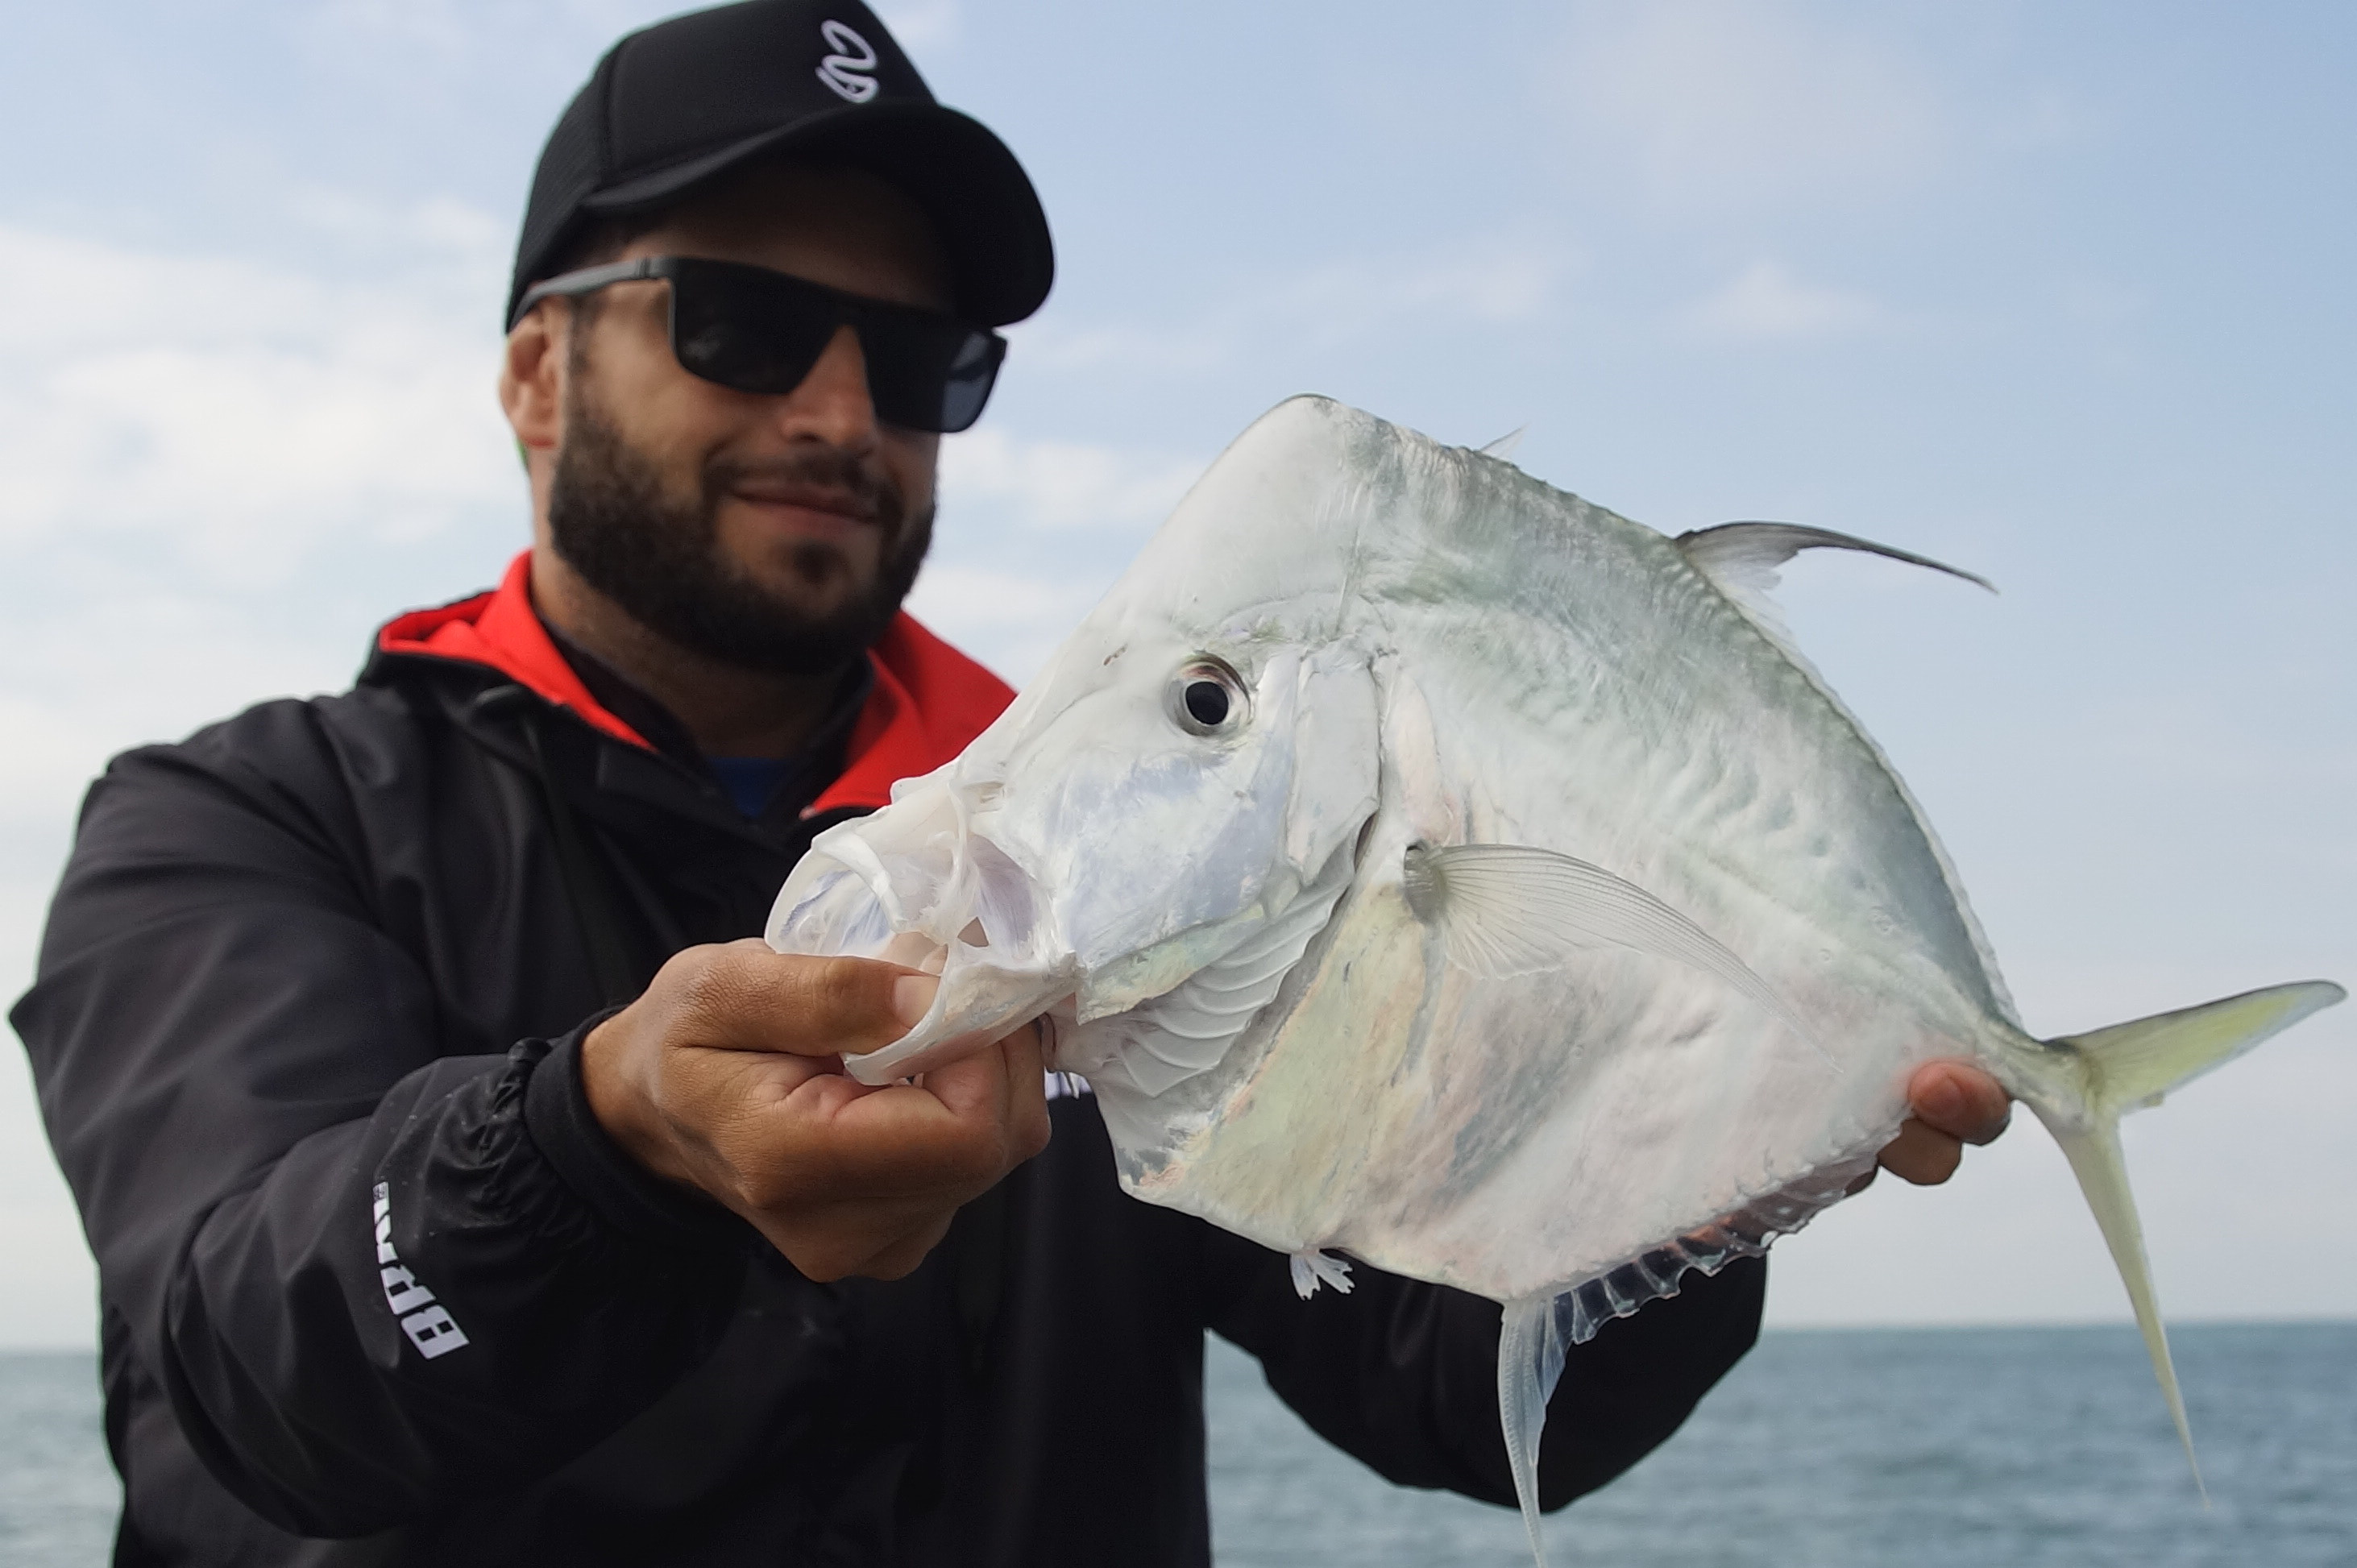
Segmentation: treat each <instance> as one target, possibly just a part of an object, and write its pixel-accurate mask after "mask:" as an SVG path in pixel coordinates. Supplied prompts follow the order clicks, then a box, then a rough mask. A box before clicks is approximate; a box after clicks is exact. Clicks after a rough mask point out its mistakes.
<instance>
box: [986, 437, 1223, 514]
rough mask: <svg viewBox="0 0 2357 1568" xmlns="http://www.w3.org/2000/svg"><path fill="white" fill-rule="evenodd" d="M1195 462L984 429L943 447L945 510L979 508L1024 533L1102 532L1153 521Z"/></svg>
mask: <svg viewBox="0 0 2357 1568" xmlns="http://www.w3.org/2000/svg"><path fill="white" fill-rule="evenodd" d="M1201 467H1202V465H1201V463H1200V462H1197V461H1191V460H1188V459H1183V458H1177V457H1170V456H1157V455H1150V454H1146V453H1138V452H1132V451H1124V450H1116V449H1114V448H1113V447H1109V446H1089V445H1085V444H1083V443H1080V442H1072V441H1025V440H1022V439H1019V438H1018V437H1016V436H1014V435H1009V434H1007V433H1006V431H1004V430H999V429H994V428H988V427H985V428H984V429H980V430H975V431H973V432H971V433H969V434H967V435H961V436H959V437H957V438H955V439H954V440H951V441H947V442H944V443H943V444H942V495H943V498H944V501H945V504H949V505H961V506H962V505H963V504H965V503H967V502H970V501H980V502H983V503H985V504H987V505H988V506H990V507H991V508H993V509H994V510H1002V511H1003V512H1005V513H1006V514H1007V515H1009V516H1010V517H1011V519H1012V521H1015V522H1017V524H1018V525H1020V526H1023V527H1026V528H1034V529H1064V528H1086V529H1093V530H1098V531H1105V530H1109V529H1113V528H1120V527H1125V526H1127V525H1131V524H1135V523H1152V522H1158V521H1161V519H1162V518H1163V517H1164V516H1165V515H1166V514H1167V513H1168V511H1169V510H1170V509H1171V507H1173V506H1174V505H1176V504H1177V503H1178V500H1179V497H1180V496H1182V495H1184V494H1185V493H1186V491H1187V487H1188V486H1189V484H1191V483H1193V482H1194V478H1195V475H1196V474H1197V473H1198V472H1199V471H1200V469H1201Z"/></svg>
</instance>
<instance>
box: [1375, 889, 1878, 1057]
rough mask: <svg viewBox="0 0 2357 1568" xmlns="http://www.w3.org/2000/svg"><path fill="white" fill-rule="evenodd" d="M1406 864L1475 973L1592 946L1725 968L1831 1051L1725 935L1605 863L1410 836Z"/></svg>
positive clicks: (1506, 971)
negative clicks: (1731, 948)
mask: <svg viewBox="0 0 2357 1568" xmlns="http://www.w3.org/2000/svg"><path fill="white" fill-rule="evenodd" d="M1402 870H1403V886H1404V888H1405V893H1406V895H1407V903H1408V908H1410V909H1411V910H1413V911H1414V912H1415V916H1416V918H1418V919H1420V920H1423V921H1424V922H1425V923H1426V924H1427V925H1429V926H1433V927H1435V928H1437V929H1438V930H1439V932H1440V934H1441V940H1442V946H1443V949H1444V950H1446V951H1447V952H1448V960H1449V961H1450V962H1451V963H1454V964H1455V965H1457V966H1458V968H1459V969H1462V970H1464V971H1466V972H1468V973H1470V974H1475V975H1479V976H1480V977H1481V978H1482V979H1484V980H1504V979H1508V978H1511V977H1512V976H1514V975H1517V974H1537V973H1540V972H1543V971H1545V970H1550V969H1559V968H1561V967H1562V966H1563V965H1565V964H1566V963H1567V962H1569V961H1570V960H1571V957H1572V955H1573V954H1574V953H1575V952H1577V951H1578V950H1580V949H1582V948H1584V947H1598V946H1609V947H1622V948H1629V949H1631V950H1635V951H1638V952H1642V953H1651V954H1652V955H1653V956H1655V957H1657V958H1666V959H1670V960H1673V961H1675V962H1678V963H1682V964H1684V965H1686V966H1688V967H1689V968H1692V969H1699V970H1701V971H1703V972H1706V973H1708V974H1714V975H1717V977H1718V978H1719V979H1720V980H1723V981H1725V982H1726V983H1727V984H1728V985H1729V986H1731V987H1732V988H1733V989H1735V990H1736V991H1738V992H1739V993H1742V994H1743V995H1745V996H1747V997H1749V998H1750V999H1751V1000H1752V1001H1754V1002H1757V1003H1758V1004H1760V1006H1762V1007H1765V1008H1766V1009H1767V1010H1768V1011H1769V1012H1770V1013H1771V1014H1773V1015H1775V1016H1776V1018H1777V1019H1778V1020H1779V1021H1780V1022H1781V1023H1782V1024H1783V1025H1784V1026H1785V1027H1786V1028H1788V1029H1790V1030H1792V1033H1793V1034H1795V1035H1797V1036H1800V1037H1801V1038H1802V1039H1803V1040H1804V1041H1806V1042H1808V1044H1809V1045H1810V1047H1812V1048H1813V1049H1815V1050H1816V1051H1817V1053H1818V1054H1819V1055H1820V1056H1824V1055H1825V1051H1824V1047H1823V1046H1820V1045H1818V1043H1817V1039H1816V1036H1814V1035H1813V1034H1812V1033H1811V1032H1810V1030H1809V1026H1807V1025H1806V1024H1804V1023H1803V1022H1802V1021H1801V1019H1800V1017H1799V1015H1796V1014H1795V1013H1794V1012H1793V1011H1792V1009H1791V1008H1790V1007H1788V1006H1786V1005H1785V1004H1784V1000H1783V998H1782V997H1781V996H1778V995H1777V994H1776V993H1775V991H1774V990H1773V989H1772V988H1770V985H1769V984H1768V983H1767V982H1766V981H1765V980H1762V979H1761V978H1760V975H1759V974H1758V973H1757V972H1755V971H1754V970H1753V969H1752V968H1751V967H1750V965H1749V964H1747V963H1745V962H1744V961H1742V960H1741V959H1739V958H1738V957H1737V956H1736V955H1735V954H1734V953H1732V952H1730V951H1728V950H1727V946H1726V944H1725V943H1723V942H1721V941H1720V940H1718V939H1717V938H1716V937H1714V936H1712V935H1711V934H1710V933H1709V932H1708V931H1706V930H1704V929H1702V928H1701V927H1700V926H1697V925H1695V923H1694V922H1693V921H1692V920H1690V919H1688V918H1685V917H1684V915H1682V914H1680V913H1678V911H1677V910H1675V909H1673V908H1670V907H1669V906H1668V905H1667V904H1664V903H1663V902H1662V901H1661V900H1660V899H1659V898H1656V897H1653V896H1652V894H1651V893H1648V892H1646V891H1645V890H1644V889H1643V888H1641V887H1640V886H1637V885H1636V884H1635V883H1633V882H1630V881H1628V880H1626V879H1624V878H1622V877H1619V876H1615V875H1613V874H1612V873H1610V872H1609V871H1607V870H1605V869H1604V868H1603V867H1602V866H1600V865H1589V864H1588V863H1587V862H1586V861H1584V860H1575V859H1573V858H1572V857H1571V856H1570V855H1567V854H1555V852H1554V851H1553V850H1545V849H1534V848H1533V847H1531V846H1530V845H1527V844H1509V843H1468V844H1452V845H1449V846H1448V847H1447V848H1440V849H1436V848H1434V847H1433V846H1431V845H1429V844H1410V845H1409V846H1408V850H1407V855H1406V859H1405V863H1404V865H1403V868H1402ZM1832 1059H1833V1058H1831V1057H1830V1056H1826V1060H1827V1061H1829V1062H1830V1061H1831V1060H1832Z"/></svg>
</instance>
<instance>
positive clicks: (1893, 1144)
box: [1858, 1061, 2013, 1187]
mask: <svg viewBox="0 0 2357 1568" xmlns="http://www.w3.org/2000/svg"><path fill="white" fill-rule="evenodd" d="M1907 1103H1908V1105H1909V1106H1910V1108H1911V1109H1912V1110H1913V1111H1914V1112H1915V1114H1914V1115H1912V1116H1910V1117H1909V1118H1908V1119H1907V1121H1906V1122H1904V1123H1903V1124H1902V1125H1901V1126H1900V1129H1899V1136H1897V1137H1896V1138H1893V1139H1891V1140H1890V1142H1889V1143H1888V1144H1884V1145H1883V1148H1882V1155H1881V1160H1882V1168H1883V1169H1884V1170H1887V1171H1889V1172H1890V1173H1891V1175H1893V1176H1899V1177H1900V1178H1901V1179H1903V1180H1906V1181H1911V1182H1913V1183H1914V1184H1915V1185H1916V1186H1918V1187H1931V1186H1933V1185H1934V1184H1936V1183H1939V1182H1943V1181H1945V1180H1947V1179H1948V1178H1949V1177H1950V1176H1953V1175H1955V1174H1956V1165H1957V1164H1958V1163H1959V1162H1960V1161H1962V1160H1963V1159H1964V1145H1965V1144H1986V1143H1987V1142H1989V1141H1990V1140H1991V1139H1993V1138H1995V1137H1996V1135H1997V1134H1998V1133H2002V1132H2004V1131H2005V1124H2006V1122H2007V1121H2009V1120H2011V1118H2012V1115H2013V1106H2012V1103H2011V1101H2008V1100H2007V1098H2006V1092H2005V1090H2004V1089H2003V1088H2001V1087H2000V1086H1999V1085H1998V1083H1997V1081H1996V1079H1993V1078H1991V1077H1990V1076H1989V1075H1988V1074H1986V1073H1985V1072H1983V1071H1982V1070H1981V1069H1978V1068H1976V1067H1975V1066H1973V1065H1972V1064H1971V1063H1970V1062H1961V1061H1937V1062H1925V1063H1924V1064H1923V1065H1922V1066H1921V1067H1919V1068H1917V1069H1915V1076H1914V1077H1912V1078H1910V1079H1908V1080H1907ZM1873 1179H1874V1174H1873V1173H1872V1172H1871V1171H1869V1172H1867V1177H1866V1181H1871V1180H1873ZM1866 1181H1861V1182H1859V1183H1858V1186H1859V1187H1864V1186H1865V1185H1866Z"/></svg>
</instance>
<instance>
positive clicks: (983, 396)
mask: <svg viewBox="0 0 2357 1568" xmlns="http://www.w3.org/2000/svg"><path fill="white" fill-rule="evenodd" d="M862 315H863V317H864V318H863V319H862V321H861V322H860V327H859V341H860V347H861V348H862V349H864V350H865V351H866V355H867V384H868V389H869V391H870V392H871V394H872V395H873V396H874V397H875V399H876V414H877V418H879V419H882V420H884V421H886V422H887V423H888V424H898V425H900V426H902V427H903V428H906V429H909V430H931V431H936V432H939V433H940V434H942V435H954V434H956V433H957V432H958V431H961V430H963V429H965V428H966V427H967V426H968V425H970V424H973V423H974V421H975V420H977V419H979V418H981V417H982V405H983V404H984V403H987V402H989V401H990V388H991V383H992V382H993V381H996V379H997V377H998V361H999V360H1000V359H1002V358H1003V357H1004V356H1005V354H1006V344H1005V342H1004V341H1002V340H1001V339H1000V338H998V337H997V336H996V335H995V334H993V333H989V332H983V331H979V330H977V329H975V328H971V327H968V326H966V325H964V324H963V323H962V322H957V321H952V320H951V319H949V318H948V317H942V316H934V315H931V314H930V313H926V312H918V311H906V312H903V311H898V310H892V309H888V308H871V309H869V310H866V311H865V312H863V313H862Z"/></svg>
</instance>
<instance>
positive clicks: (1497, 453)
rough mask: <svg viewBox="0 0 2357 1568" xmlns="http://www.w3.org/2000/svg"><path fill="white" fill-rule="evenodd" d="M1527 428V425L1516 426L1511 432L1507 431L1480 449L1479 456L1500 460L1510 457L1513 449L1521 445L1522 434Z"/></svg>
mask: <svg viewBox="0 0 2357 1568" xmlns="http://www.w3.org/2000/svg"><path fill="white" fill-rule="evenodd" d="M1529 428H1530V426H1529V425H1527V424H1517V425H1516V426H1514V427H1513V428H1512V430H1509V431H1507V432H1506V433H1505V434H1504V435H1501V436H1499V437H1498V438H1497V439H1496V440H1495V441H1492V442H1491V443H1490V445H1488V446H1483V447H1481V448H1480V454H1481V456H1484V457H1497V458H1500V459H1503V458H1507V457H1511V456H1513V455H1514V448H1515V447H1517V446H1521V445H1522V444H1523V432H1524V431H1526V430H1528V429H1529Z"/></svg>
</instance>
